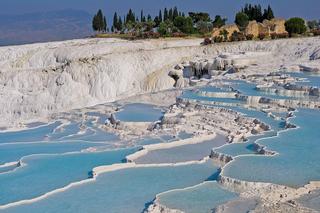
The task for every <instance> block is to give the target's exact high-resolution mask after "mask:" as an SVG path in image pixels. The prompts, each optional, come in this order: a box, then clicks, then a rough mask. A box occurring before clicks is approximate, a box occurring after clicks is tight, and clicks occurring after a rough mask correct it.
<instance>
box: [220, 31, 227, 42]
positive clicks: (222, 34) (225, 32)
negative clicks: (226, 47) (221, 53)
mask: <svg viewBox="0 0 320 213" xmlns="http://www.w3.org/2000/svg"><path fill="white" fill-rule="evenodd" d="M219 34H220V35H221V36H223V41H228V35H229V32H228V31H227V30H226V29H223V30H221V31H220V33H219Z"/></svg>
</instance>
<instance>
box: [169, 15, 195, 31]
mask: <svg viewBox="0 0 320 213" xmlns="http://www.w3.org/2000/svg"><path fill="white" fill-rule="evenodd" d="M173 25H174V26H175V27H177V28H178V29H179V31H181V32H183V33H186V34H191V33H192V32H193V22H192V18H191V17H182V16H177V17H176V18H175V19H174V22H173Z"/></svg>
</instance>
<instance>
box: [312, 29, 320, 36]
mask: <svg viewBox="0 0 320 213" xmlns="http://www.w3.org/2000/svg"><path fill="white" fill-rule="evenodd" d="M311 33H312V34H313V35H314V36H320V29H314V30H311Z"/></svg>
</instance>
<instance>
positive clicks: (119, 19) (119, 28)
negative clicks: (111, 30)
mask: <svg viewBox="0 0 320 213" xmlns="http://www.w3.org/2000/svg"><path fill="white" fill-rule="evenodd" d="M122 25H123V23H122V20H121V17H120V16H119V18H118V24H117V28H118V30H119V31H122V29H123V28H122Z"/></svg>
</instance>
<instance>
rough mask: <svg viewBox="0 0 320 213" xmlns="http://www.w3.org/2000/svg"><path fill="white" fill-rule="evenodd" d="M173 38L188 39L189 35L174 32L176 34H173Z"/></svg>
mask: <svg viewBox="0 0 320 213" xmlns="http://www.w3.org/2000/svg"><path fill="white" fill-rule="evenodd" d="M172 36H173V37H177V38H183V37H186V36H187V34H185V33H182V32H174V33H172Z"/></svg>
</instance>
